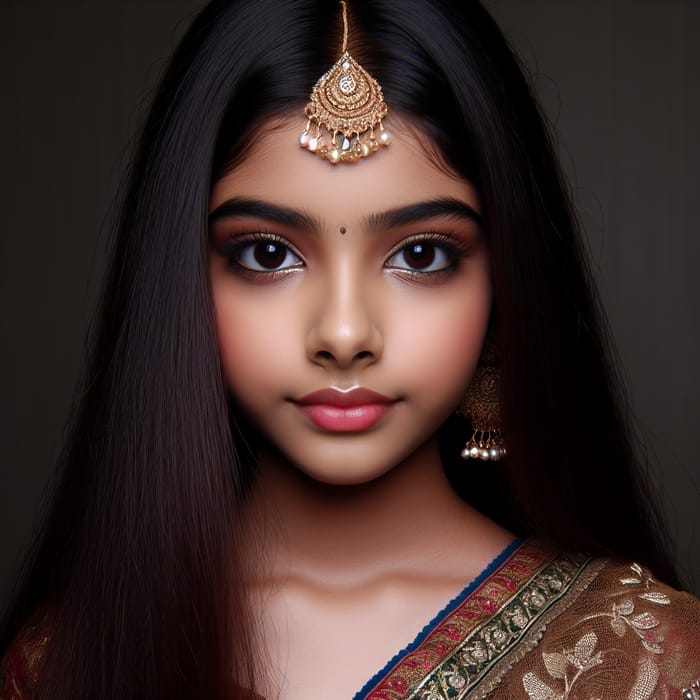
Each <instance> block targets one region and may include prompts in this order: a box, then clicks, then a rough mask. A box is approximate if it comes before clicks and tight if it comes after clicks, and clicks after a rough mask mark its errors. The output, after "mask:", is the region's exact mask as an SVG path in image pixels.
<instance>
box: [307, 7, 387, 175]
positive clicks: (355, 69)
mask: <svg viewBox="0 0 700 700" xmlns="http://www.w3.org/2000/svg"><path fill="white" fill-rule="evenodd" d="M341 5H342V7H343V50H342V55H341V56H340V58H339V59H338V60H337V61H336V62H335V63H334V64H333V65H332V66H331V68H330V69H329V70H328V71H326V72H325V73H324V74H323V75H322V76H321V77H320V78H319V80H318V81H317V83H316V85H314V89H313V90H312V91H311V97H310V100H311V101H310V102H309V103H308V104H307V105H306V108H305V110H304V111H305V113H306V116H307V118H308V121H307V123H306V128H305V129H304V131H303V132H302V133H301V135H300V136H299V143H300V144H301V146H303V147H304V148H307V149H308V150H309V151H312V152H314V153H316V154H318V155H319V156H320V157H321V158H324V159H326V160H328V161H330V162H331V163H334V164H335V163H355V162H357V161H358V160H359V159H360V158H366V157H367V156H369V155H371V154H372V153H375V152H376V151H378V150H379V149H380V148H381V147H382V146H388V145H389V144H390V143H391V136H390V135H389V132H388V131H386V129H384V125H383V124H382V119H384V117H386V114H387V106H386V103H385V102H384V95H383V94H382V88H381V87H380V86H379V83H378V82H377V81H376V80H375V79H374V78H373V77H372V76H371V75H370V74H369V73H368V72H367V71H366V70H365V69H364V68H363V67H362V66H361V65H360V64H359V63H358V62H357V61H356V60H355V59H354V58H353V57H352V56H351V55H350V54H349V53H348V51H347V40H348V18H347V7H346V3H345V2H344V1H341Z"/></svg>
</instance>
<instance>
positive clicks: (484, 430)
mask: <svg viewBox="0 0 700 700" xmlns="http://www.w3.org/2000/svg"><path fill="white" fill-rule="evenodd" d="M500 394H501V371H500V368H499V366H498V359H497V357H496V353H495V351H494V349H493V347H492V346H491V344H490V343H489V342H488V341H487V344H486V347H485V348H484V351H483V353H482V355H481V358H480V360H479V364H478V365H477V368H476V371H475V372H474V376H473V377H472V380H471V382H470V384H469V388H468V389H467V393H466V395H465V397H464V399H463V401H462V404H461V405H460V407H459V409H458V411H457V412H458V413H459V414H461V415H463V416H465V417H467V418H469V420H470V421H471V424H472V430H473V431H474V432H473V434H472V436H471V438H470V439H469V440H468V441H467V444H466V445H465V446H464V449H463V450H462V457H463V458H464V459H482V460H484V461H487V460H499V459H501V457H504V456H505V454H506V448H505V447H504V445H503V439H502V438H501V395H500Z"/></svg>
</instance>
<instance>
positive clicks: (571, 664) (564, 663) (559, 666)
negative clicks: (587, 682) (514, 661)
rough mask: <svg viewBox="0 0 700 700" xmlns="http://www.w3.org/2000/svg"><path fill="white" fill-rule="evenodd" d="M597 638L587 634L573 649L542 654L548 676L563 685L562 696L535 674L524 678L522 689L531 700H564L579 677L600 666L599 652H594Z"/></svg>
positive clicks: (601, 658)
mask: <svg viewBox="0 0 700 700" xmlns="http://www.w3.org/2000/svg"><path fill="white" fill-rule="evenodd" d="M597 645H598V636H597V635H596V633H595V632H588V633H587V634H584V635H583V637H581V639H579V640H578V641H577V642H576V644H575V646H574V648H573V649H563V650H562V651H561V652H554V653H553V654H547V653H546V652H542V660H543V661H544V665H545V668H546V669H547V672H548V673H549V675H550V676H551V677H552V678H553V679H556V680H560V681H564V691H563V693H557V692H556V691H555V690H554V688H552V687H551V686H549V685H547V684H546V683H545V682H543V681H541V680H540V679H539V678H538V677H537V676H536V675H535V674H534V673H532V672H530V673H526V674H525V675H524V676H523V687H524V688H525V692H526V693H527V696H528V697H529V698H530V700H566V698H568V697H569V693H571V690H572V688H573V687H574V685H575V684H576V683H577V682H578V680H579V679H580V678H581V676H582V675H583V674H584V673H586V672H587V671H590V670H591V669H592V668H595V667H596V666H599V665H600V664H602V663H603V657H602V652H600V651H596V646H597Z"/></svg>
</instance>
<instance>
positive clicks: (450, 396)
mask: <svg viewBox="0 0 700 700" xmlns="http://www.w3.org/2000/svg"><path fill="white" fill-rule="evenodd" d="M451 291H454V290H451ZM463 291H464V293H458V294H454V293H451V294H450V293H448V294H445V295H444V298H442V299H433V300H430V303H426V304H420V303H419V304H414V305H413V308H412V312H411V314H410V316H407V315H404V316H403V317H402V320H401V321H400V322H398V323H397V324H396V325H395V327H394V329H393V334H394V339H393V343H394V344H395V347H396V352H395V357H396V358H398V359H397V362H398V363H400V364H401V367H402V374H403V375H404V376H412V377H413V379H412V383H413V386H414V387H415V388H416V389H418V391H419V393H420V395H421V396H424V397H426V396H429V397H432V398H431V399H430V402H431V404H432V403H433V402H434V403H435V405H431V410H438V411H446V412H447V413H449V412H450V411H451V410H453V409H454V407H455V405H456V404H458V403H459V401H460V400H461V398H462V396H463V394H464V391H465V390H466V387H467V385H468V384H469V381H470V379H471V377H472V375H473V372H474V369H475V367H476V365H477V363H478V360H479V356H480V354H481V348H482V346H483V341H484V336H485V335H486V330H487V326H488V321H489V315H490V311H491V288H490V284H489V281H488V277H484V278H483V279H480V280H478V283H475V284H470V285H469V286H468V287H465V289H464V290H463Z"/></svg>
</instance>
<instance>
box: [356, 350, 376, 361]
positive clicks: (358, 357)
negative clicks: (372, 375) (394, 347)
mask: <svg viewBox="0 0 700 700" xmlns="http://www.w3.org/2000/svg"><path fill="white" fill-rule="evenodd" d="M368 357H372V353H371V352H370V351H369V350H361V351H360V352H358V353H357V354H356V355H355V357H354V359H355V360H365V359H367V358H368Z"/></svg>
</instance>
